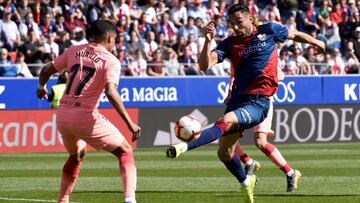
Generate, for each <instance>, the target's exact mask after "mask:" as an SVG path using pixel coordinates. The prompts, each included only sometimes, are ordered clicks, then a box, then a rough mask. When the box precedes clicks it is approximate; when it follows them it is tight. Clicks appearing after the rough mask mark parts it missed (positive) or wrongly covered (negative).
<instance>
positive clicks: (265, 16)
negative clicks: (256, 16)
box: [260, 0, 281, 22]
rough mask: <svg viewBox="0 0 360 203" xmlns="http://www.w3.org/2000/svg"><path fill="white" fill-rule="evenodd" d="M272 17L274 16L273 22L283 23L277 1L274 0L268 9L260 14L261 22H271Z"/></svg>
mask: <svg viewBox="0 0 360 203" xmlns="http://www.w3.org/2000/svg"><path fill="white" fill-rule="evenodd" d="M270 16H273V20H275V21H276V22H281V16H280V11H279V9H278V8H277V6H276V1H274V0H272V1H271V2H270V3H269V4H268V5H267V6H266V8H264V9H263V10H262V11H261V12H260V20H261V21H263V22H269V21H270V18H269V17H270Z"/></svg>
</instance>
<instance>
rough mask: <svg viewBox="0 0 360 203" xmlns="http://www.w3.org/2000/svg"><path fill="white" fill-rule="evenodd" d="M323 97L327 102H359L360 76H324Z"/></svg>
mask: <svg viewBox="0 0 360 203" xmlns="http://www.w3.org/2000/svg"><path fill="white" fill-rule="evenodd" d="M323 81H324V86H323V87H324V88H323V98H324V103H325V104H359V103H360V77H359V76H352V77H350V76H346V77H344V76H338V77H324V78H323Z"/></svg>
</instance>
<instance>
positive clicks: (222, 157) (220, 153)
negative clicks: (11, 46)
mask: <svg viewBox="0 0 360 203" xmlns="http://www.w3.org/2000/svg"><path fill="white" fill-rule="evenodd" d="M217 155H218V157H219V159H220V161H223V162H224V161H230V160H231V154H230V152H227V151H222V150H218V152H217Z"/></svg>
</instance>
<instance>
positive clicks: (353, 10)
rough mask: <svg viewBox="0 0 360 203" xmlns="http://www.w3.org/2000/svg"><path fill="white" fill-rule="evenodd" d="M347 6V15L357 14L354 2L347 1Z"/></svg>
mask: <svg viewBox="0 0 360 203" xmlns="http://www.w3.org/2000/svg"><path fill="white" fill-rule="evenodd" d="M348 5H349V8H348V9H349V15H350V16H353V15H354V13H356V12H359V10H358V8H357V7H356V2H355V0H349V1H348Z"/></svg>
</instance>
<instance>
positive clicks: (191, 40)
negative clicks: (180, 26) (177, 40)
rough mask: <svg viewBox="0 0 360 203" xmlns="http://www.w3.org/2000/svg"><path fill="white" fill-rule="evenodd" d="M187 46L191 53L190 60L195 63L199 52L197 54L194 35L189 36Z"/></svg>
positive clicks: (197, 49)
mask: <svg viewBox="0 0 360 203" xmlns="http://www.w3.org/2000/svg"><path fill="white" fill-rule="evenodd" d="M187 46H188V47H189V49H190V51H191V58H193V59H194V61H197V60H198V55H199V54H200V52H199V48H198V46H199V45H198V43H197V41H196V39H195V35H194V34H190V35H189V39H188V41H187Z"/></svg>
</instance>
